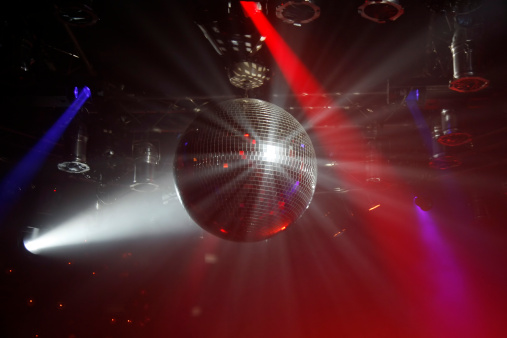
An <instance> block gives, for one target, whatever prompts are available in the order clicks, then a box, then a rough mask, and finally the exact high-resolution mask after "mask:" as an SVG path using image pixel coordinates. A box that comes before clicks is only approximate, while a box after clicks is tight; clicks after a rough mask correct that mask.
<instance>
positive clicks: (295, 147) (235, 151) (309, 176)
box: [174, 98, 317, 242]
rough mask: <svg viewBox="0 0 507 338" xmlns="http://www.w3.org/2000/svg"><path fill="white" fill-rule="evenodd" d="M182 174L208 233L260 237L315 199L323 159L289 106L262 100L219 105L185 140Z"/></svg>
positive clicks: (186, 199)
mask: <svg viewBox="0 0 507 338" xmlns="http://www.w3.org/2000/svg"><path fill="white" fill-rule="evenodd" d="M174 161H175V162H174V174H175V175H174V177H175V183H176V187H177V191H178V194H179V197H180V200H181V202H182V204H183V205H184V207H185V209H186V210H187V212H188V213H189V215H190V217H192V219H193V220H194V221H195V222H196V223H197V224H198V225H199V226H201V227H202V228H203V229H205V230H207V231H208V232H210V233H212V234H214V235H216V236H218V237H221V238H224V239H228V240H233V241H241V242H253V241H259V240H263V239H266V238H269V237H271V236H273V235H275V234H277V233H279V232H280V231H283V230H285V229H286V228H287V227H288V226H289V225H290V224H292V223H293V222H294V221H295V220H297V219H298V218H299V217H300V216H301V215H302V214H303V213H304V211H305V210H306V209H307V208H308V206H309V205H310V202H311V200H312V197H313V193H314V191H315V185H316V181H317V160H316V157H315V151H314V148H313V145H312V142H311V140H310V137H309V136H308V134H307V133H306V131H305V130H304V128H303V127H302V126H301V124H299V123H298V121H297V120H296V119H295V118H294V117H293V116H292V115H290V114H289V113H288V112H286V111H285V110H283V109H282V108H280V107H278V106H276V105H274V104H271V103H269V102H265V101H262V100H258V99H250V98H247V99H234V100H229V101H226V102H222V103H219V104H215V105H213V106H212V107H210V109H208V110H207V111H206V112H202V113H200V115H199V116H198V117H197V118H196V119H195V120H194V121H193V122H192V123H191V124H190V126H189V127H188V128H187V130H186V131H185V132H184V133H183V134H182V136H181V138H180V139H179V141H178V146H177V149H176V156H175V160H174Z"/></svg>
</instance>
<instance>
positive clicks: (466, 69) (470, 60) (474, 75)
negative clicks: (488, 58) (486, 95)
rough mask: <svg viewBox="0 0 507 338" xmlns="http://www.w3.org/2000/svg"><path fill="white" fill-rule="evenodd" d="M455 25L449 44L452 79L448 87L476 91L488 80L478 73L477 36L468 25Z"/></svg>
mask: <svg viewBox="0 0 507 338" xmlns="http://www.w3.org/2000/svg"><path fill="white" fill-rule="evenodd" d="M455 26H456V28H455V30H454V35H453V38H452V44H451V52H452V66H453V79H452V80H451V81H450V82H449V88H450V89H452V90H454V91H457V92H461V93H470V92H477V91H479V90H482V89H484V88H486V87H487V86H488V85H489V81H488V80H487V79H485V78H484V77H482V76H480V75H479V74H478V69H479V68H480V64H479V62H478V60H479V58H478V55H477V54H478V48H477V47H478V46H477V42H476V40H477V38H476V37H474V36H473V35H474V31H473V30H472V29H471V28H470V27H464V26H462V25H460V24H459V23H456V24H455Z"/></svg>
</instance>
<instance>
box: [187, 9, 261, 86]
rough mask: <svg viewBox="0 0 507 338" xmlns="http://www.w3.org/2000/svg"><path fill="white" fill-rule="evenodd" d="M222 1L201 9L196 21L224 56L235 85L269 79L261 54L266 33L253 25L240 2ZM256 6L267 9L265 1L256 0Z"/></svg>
mask: <svg viewBox="0 0 507 338" xmlns="http://www.w3.org/2000/svg"><path fill="white" fill-rule="evenodd" d="M224 5H225V4H222V5H221V6H214V7H209V8H203V9H201V11H200V12H199V14H198V17H197V18H196V24H197V26H198V27H199V29H200V30H201V32H202V33H203V34H204V36H205V38H206V39H207V40H208V41H209V43H210V44H211V46H212V47H213V49H214V50H215V51H216V52H217V54H218V55H220V56H221V57H222V58H223V61H224V63H225V68H226V70H227V76H228V78H229V81H230V83H231V84H232V85H233V86H234V87H237V88H240V89H244V90H250V89H254V88H257V87H260V86H262V85H263V84H264V82H265V81H267V80H269V75H268V74H269V69H268V68H267V67H266V66H265V65H264V62H263V59H264V57H263V56H262V53H263V48H262V47H263V45H264V40H265V39H266V37H264V36H262V35H260V34H259V32H258V30H257V29H255V27H254V26H253V25H252V22H251V20H250V19H249V17H248V15H247V14H246V13H245V12H244V11H243V9H242V7H241V5H240V4H239V2H237V3H236V2H232V1H229V2H228V3H227V5H226V6H224ZM257 9H258V10H259V11H263V12H267V4H266V3H264V4H263V3H261V2H257ZM231 23H234V25H231Z"/></svg>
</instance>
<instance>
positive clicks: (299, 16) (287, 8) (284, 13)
mask: <svg viewBox="0 0 507 338" xmlns="http://www.w3.org/2000/svg"><path fill="white" fill-rule="evenodd" d="M319 16H320V7H319V6H317V5H316V4H315V2H314V1H312V0H293V1H281V2H280V4H279V5H278V6H277V7H276V17H277V18H278V19H280V20H282V21H283V22H285V23H288V24H291V25H294V26H301V25H302V24H304V23H309V22H312V21H314V20H315V19H317V18H318V17H319Z"/></svg>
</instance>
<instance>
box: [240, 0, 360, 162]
mask: <svg viewBox="0 0 507 338" xmlns="http://www.w3.org/2000/svg"><path fill="white" fill-rule="evenodd" d="M241 5H242V6H243V9H244V10H245V12H246V13H248V16H249V17H250V18H251V20H252V22H253V24H254V25H255V27H256V28H257V30H258V31H259V33H260V34H261V35H262V36H264V37H266V39H265V41H264V42H265V43H266V46H267V47H268V49H269V50H270V52H271V54H272V55H273V58H274V60H275V61H276V63H277V65H278V66H279V67H280V71H281V72H282V74H283V76H284V77H285V79H286V81H287V83H288V84H289V86H290V88H291V90H292V92H293V93H294V94H296V97H297V99H298V100H299V103H300V105H301V107H303V109H304V110H305V113H306V115H307V117H308V120H309V121H310V122H311V123H315V124H317V123H319V124H322V125H324V124H325V125H333V126H339V125H348V126H350V123H348V119H347V116H346V115H345V114H344V113H343V112H342V111H340V110H339V109H326V111H325V112H323V111H322V109H311V108H312V107H332V106H336V105H335V103H334V102H333V100H332V98H330V97H328V96H327V95H325V93H326V91H325V90H324V89H323V88H322V86H321V85H320V84H319V83H318V81H317V80H316V79H315V78H314V77H313V75H312V74H311V73H310V72H309V71H308V69H307V68H306V67H305V65H304V64H303V63H302V62H301V60H299V58H298V57H297V56H296V54H295V53H294V52H293V51H292V50H291V49H290V48H289V46H288V45H287V43H285V41H284V40H283V38H282V37H281V36H280V35H279V34H278V32H277V31H276V30H275V29H274V27H273V26H272V25H271V23H270V22H269V21H268V19H267V18H266V16H265V15H264V13H263V12H261V11H259V9H258V7H257V4H256V3H255V2H249V1H241ZM317 137H319V138H321V139H322V141H323V142H322V143H323V144H324V145H326V144H329V143H334V144H341V145H342V147H343V148H346V150H345V151H344V150H343V149H342V150H340V157H341V160H343V161H346V162H349V163H352V162H357V161H362V160H363V158H362V157H363V153H362V151H361V150H360V148H362V147H364V146H365V143H364V139H363V137H362V135H361V133H360V131H359V130H358V129H357V128H354V127H351V128H348V129H347V131H342V132H340V133H339V134H338V135H333V139H325V138H324V136H323V135H318V134H317ZM252 143H253V142H252ZM328 151H329V153H336V150H335V149H328Z"/></svg>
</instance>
